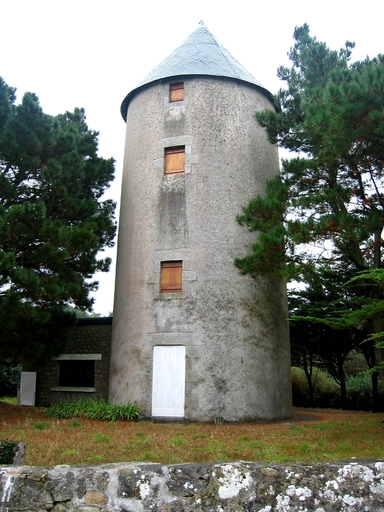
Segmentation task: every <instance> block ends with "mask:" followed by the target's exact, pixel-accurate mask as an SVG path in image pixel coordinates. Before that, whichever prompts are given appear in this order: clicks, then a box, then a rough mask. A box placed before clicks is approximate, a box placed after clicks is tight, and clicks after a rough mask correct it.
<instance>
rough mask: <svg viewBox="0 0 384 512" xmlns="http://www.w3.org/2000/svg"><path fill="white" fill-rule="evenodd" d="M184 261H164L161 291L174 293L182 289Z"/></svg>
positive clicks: (162, 263)
mask: <svg viewBox="0 0 384 512" xmlns="http://www.w3.org/2000/svg"><path fill="white" fill-rule="evenodd" d="M182 275H183V262H182V261H162V262H161V281H160V291H161V292H162V293H174V292H181V291H182Z"/></svg>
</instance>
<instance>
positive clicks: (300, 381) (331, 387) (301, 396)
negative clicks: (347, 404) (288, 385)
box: [292, 366, 340, 407]
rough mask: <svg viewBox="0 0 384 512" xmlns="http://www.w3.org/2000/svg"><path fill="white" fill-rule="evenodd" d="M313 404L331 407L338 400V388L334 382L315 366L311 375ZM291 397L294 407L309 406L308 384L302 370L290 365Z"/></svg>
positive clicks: (310, 404)
mask: <svg viewBox="0 0 384 512" xmlns="http://www.w3.org/2000/svg"><path fill="white" fill-rule="evenodd" d="M313 383H314V395H315V405H316V406H317V407H332V406H333V405H334V403H335V402H336V401H337V400H338V397H339V394H340V389H339V386H338V385H337V384H336V382H335V381H334V380H333V379H332V378H331V377H330V376H329V375H328V374H327V373H326V372H324V371H322V370H319V369H318V368H315V370H314V375H313ZM292 399H293V405H294V406H296V407H311V406H312V403H311V397H310V394H309V386H308V381H307V377H306V375H305V372H304V370H302V369H301V368H298V367H296V366H294V367H292Z"/></svg>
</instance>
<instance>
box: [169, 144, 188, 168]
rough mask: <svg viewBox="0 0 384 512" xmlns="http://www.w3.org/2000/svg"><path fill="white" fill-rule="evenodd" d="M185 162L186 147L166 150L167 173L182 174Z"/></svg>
mask: <svg viewBox="0 0 384 512" xmlns="http://www.w3.org/2000/svg"><path fill="white" fill-rule="evenodd" d="M184 164H185V147H184V146H182V147H177V148H168V149H166V150H165V174H182V173H183V172H184Z"/></svg>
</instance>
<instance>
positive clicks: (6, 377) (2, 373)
mask: <svg viewBox="0 0 384 512" xmlns="http://www.w3.org/2000/svg"><path fill="white" fill-rule="evenodd" d="M21 369H22V368H21V365H16V366H14V365H12V364H11V363H10V362H9V361H7V360H0V396H16V395H17V388H18V385H19V382H20V374H21Z"/></svg>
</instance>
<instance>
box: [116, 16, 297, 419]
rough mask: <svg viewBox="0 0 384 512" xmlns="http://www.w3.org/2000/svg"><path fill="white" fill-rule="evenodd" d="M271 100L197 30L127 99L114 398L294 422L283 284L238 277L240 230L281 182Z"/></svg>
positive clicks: (156, 412) (247, 238) (248, 237)
mask: <svg viewBox="0 0 384 512" xmlns="http://www.w3.org/2000/svg"><path fill="white" fill-rule="evenodd" d="M265 108H273V107H272V103H271V99H270V94H269V93H268V91H266V90H265V89H264V88H263V87H262V86H261V85H260V84H259V83H258V82H257V81H256V80H255V79H254V78H253V76H252V75H251V74H250V73H248V72H247V71H246V70H245V69H244V68H243V67H242V66H241V64H239V62H237V61H236V60H235V59H234V58H233V57H232V56H231V55H230V53H229V52H228V51H227V50H226V49H225V48H224V47H223V46H222V45H221V44H220V43H219V42H218V41H217V40H216V39H215V37H214V36H213V35H212V34H211V33H210V32H209V31H208V30H207V28H206V27H205V26H204V25H203V24H202V23H200V25H199V27H198V28H197V30H196V31H195V32H193V33H192V34H191V35H190V36H189V37H188V39H186V40H185V41H184V43H183V44H182V45H181V46H179V47H178V48H177V49H176V50H175V51H174V52H173V53H172V54H171V55H169V57H167V58H166V59H165V60H164V61H163V62H162V63H161V64H159V66H158V67H157V68H155V69H154V70H153V71H152V72H151V73H150V74H149V75H148V76H147V77H146V78H145V79H144V80H143V82H141V83H140V84H139V86H138V87H136V88H135V89H134V90H133V91H131V92H130V93H129V94H128V95H127V97H126V98H125V99H124V101H123V103H122V107H121V111H122V115H123V118H124V119H125V120H126V123H127V129H126V146H125V158H124V173H123V184H122V196H121V213H120V226H119V240H118V255H117V274H116V276H117V277H116V292H115V306H114V318H113V335H112V362H111V381H110V390H109V398H110V401H111V402H112V403H126V402H128V401H130V402H133V401H135V402H136V403H137V404H138V405H139V407H140V408H141V410H142V411H143V412H144V414H145V415H146V416H153V417H176V418H177V417H179V418H183V417H184V418H186V419H189V420H200V421H207V420H212V419H213V418H215V417H220V418H224V419H225V420H228V421H241V420H247V419H261V418H264V419H267V418H284V417H289V416H290V415H291V382H290V356H289V340H288V324H287V320H286V319H287V303H286V291H285V286H284V284H283V283H280V282H276V281H270V280H266V279H259V280H254V279H252V278H250V277H249V276H241V275H240V274H239V272H238V270H237V269H236V268H235V267H234V263H233V262H234V259H235V258H236V257H242V256H243V255H245V254H246V252H247V251H248V250H249V248H250V246H251V244H252V242H253V241H254V237H255V234H254V233H249V232H247V230H246V229H244V228H242V227H240V226H239V225H238V224H237V222H236V214H238V213H241V211H242V210H241V208H242V206H244V205H246V204H247V203H248V202H249V200H250V199H251V198H253V197H254V196H255V195H256V194H258V193H262V192H263V191H264V185H265V181H266V180H267V179H269V178H272V177H273V176H274V175H276V173H278V172H279V166H278V154H277V147H276V146H274V145H271V144H270V143H269V142H268V141H267V138H266V134H265V132H264V130H263V129H262V128H260V127H259V126H258V124H257V122H256V121H255V118H254V113H255V111H257V110H261V109H265Z"/></svg>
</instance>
